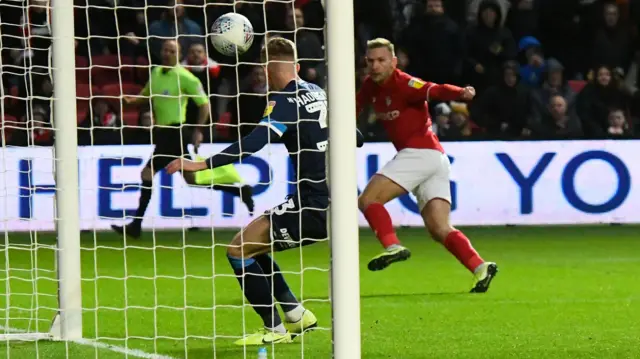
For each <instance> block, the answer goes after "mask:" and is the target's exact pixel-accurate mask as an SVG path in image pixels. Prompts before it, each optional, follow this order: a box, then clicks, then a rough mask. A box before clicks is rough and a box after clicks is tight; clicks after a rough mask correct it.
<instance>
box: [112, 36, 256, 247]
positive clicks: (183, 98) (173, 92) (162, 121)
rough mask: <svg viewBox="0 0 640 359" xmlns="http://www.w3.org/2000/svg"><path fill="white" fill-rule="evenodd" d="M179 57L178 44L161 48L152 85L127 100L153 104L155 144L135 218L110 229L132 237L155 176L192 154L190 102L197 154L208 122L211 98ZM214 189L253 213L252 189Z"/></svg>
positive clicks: (187, 175) (188, 176) (191, 179)
mask: <svg viewBox="0 0 640 359" xmlns="http://www.w3.org/2000/svg"><path fill="white" fill-rule="evenodd" d="M179 57H180V49H179V45H178V42H177V41H175V40H167V41H165V42H164V44H163V46H162V66H157V67H155V68H154V69H153V70H152V71H151V76H150V78H149V82H147V84H146V86H145V87H144V88H143V89H142V91H141V92H140V94H139V95H138V96H125V98H124V102H125V104H128V105H142V104H147V103H149V101H151V109H152V114H153V119H154V125H153V127H152V136H151V141H152V143H153V144H154V145H155V149H154V151H153V155H152V156H151V159H150V160H149V162H147V165H146V166H145V167H144V168H143V169H142V173H141V177H142V186H141V189H140V200H139V204H138V209H137V211H136V215H135V218H134V219H133V221H132V222H131V223H129V224H128V225H126V226H125V227H122V226H115V225H114V226H111V228H112V229H113V230H114V231H116V232H118V233H120V234H126V235H127V236H129V237H133V238H139V237H140V235H141V227H142V219H143V217H144V213H145V211H146V209H147V206H148V205H149V201H150V200H151V193H152V192H151V191H152V188H153V177H154V175H155V174H156V173H157V172H159V171H161V170H163V169H164V168H165V167H166V166H167V165H168V164H169V163H170V162H171V161H173V160H174V159H176V158H179V157H186V156H188V155H189V151H188V149H187V146H188V144H189V141H188V140H185V138H184V136H183V133H185V132H189V131H183V130H185V129H186V128H187V127H185V126H183V125H184V124H185V123H186V119H187V103H188V102H189V99H191V100H192V101H193V102H194V103H195V104H196V105H197V106H198V126H197V127H195V128H193V130H192V131H191V136H190V137H191V138H190V142H191V143H192V144H193V145H194V147H195V150H196V152H197V149H198V146H199V145H200V143H201V142H202V139H203V134H202V127H203V126H204V125H206V124H207V123H208V122H209V96H208V95H207V93H206V92H205V91H204V88H203V86H202V83H201V82H200V80H199V79H198V78H197V77H195V76H194V75H193V74H192V73H191V72H190V71H189V70H187V69H186V68H184V67H182V66H180V61H179V60H180V58H179ZM182 176H183V178H184V180H185V181H186V182H187V183H188V184H190V185H195V184H197V183H196V174H194V173H192V172H183V173H182ZM213 188H214V189H219V190H222V191H226V192H231V193H233V194H234V195H237V196H240V197H241V199H242V200H243V202H244V203H245V204H246V205H247V207H248V208H249V211H250V212H252V211H253V199H252V193H251V186H248V185H246V186H242V187H236V186H218V185H214V187H213Z"/></svg>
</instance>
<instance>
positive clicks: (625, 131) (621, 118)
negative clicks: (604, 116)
mask: <svg viewBox="0 0 640 359" xmlns="http://www.w3.org/2000/svg"><path fill="white" fill-rule="evenodd" d="M608 120H609V128H607V137H610V138H624V137H627V138H628V137H631V128H630V126H629V121H627V116H626V114H625V113H624V111H623V110H622V109H619V108H612V109H611V110H610V111H609V116H608Z"/></svg>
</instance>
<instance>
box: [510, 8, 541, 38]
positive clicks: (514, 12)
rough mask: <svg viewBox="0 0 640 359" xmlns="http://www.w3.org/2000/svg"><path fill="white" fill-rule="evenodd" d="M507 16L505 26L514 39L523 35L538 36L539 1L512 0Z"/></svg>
mask: <svg viewBox="0 0 640 359" xmlns="http://www.w3.org/2000/svg"><path fill="white" fill-rule="evenodd" d="M511 3H512V6H511V9H509V15H508V16H507V26H508V27H509V29H511V32H512V33H513V38H514V39H515V41H520V39H522V38H523V37H525V36H538V18H539V9H538V4H539V2H538V1H536V0H512V1H511Z"/></svg>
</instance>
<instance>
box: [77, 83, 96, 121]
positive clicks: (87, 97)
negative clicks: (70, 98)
mask: <svg viewBox="0 0 640 359" xmlns="http://www.w3.org/2000/svg"><path fill="white" fill-rule="evenodd" d="M98 95H100V89H99V88H98V87H96V86H90V85H88V84H79V83H77V84H76V108H77V112H78V113H80V112H83V113H85V114H86V113H87V112H88V111H89V104H90V103H91V98H92V97H94V96H98ZM83 118H84V117H83Z"/></svg>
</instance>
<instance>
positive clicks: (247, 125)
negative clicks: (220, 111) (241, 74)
mask: <svg viewBox="0 0 640 359" xmlns="http://www.w3.org/2000/svg"><path fill="white" fill-rule="evenodd" d="M266 107H267V77H266V75H265V73H264V68H263V67H262V66H254V67H253V69H252V71H251V74H250V76H249V82H248V83H247V84H246V85H244V86H243V87H241V88H240V94H239V96H238V98H237V99H233V100H232V101H231V102H230V103H229V112H231V123H232V124H234V125H238V128H237V129H231V131H229V132H230V133H229V139H233V140H235V139H236V138H238V136H240V137H244V136H246V135H247V134H249V133H251V131H253V130H254V129H255V127H256V125H257V124H258V122H259V121H260V119H261V118H262V114H263V113H264V110H265V108H266Z"/></svg>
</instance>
